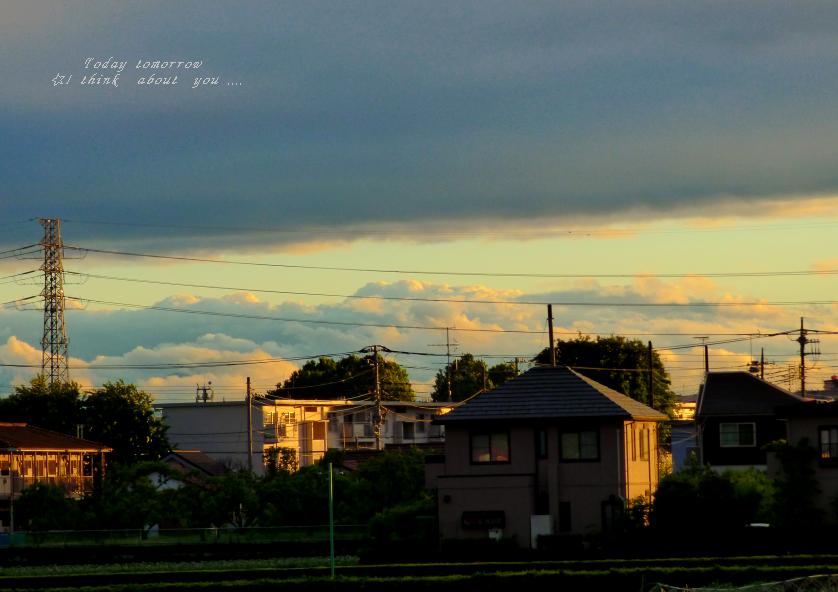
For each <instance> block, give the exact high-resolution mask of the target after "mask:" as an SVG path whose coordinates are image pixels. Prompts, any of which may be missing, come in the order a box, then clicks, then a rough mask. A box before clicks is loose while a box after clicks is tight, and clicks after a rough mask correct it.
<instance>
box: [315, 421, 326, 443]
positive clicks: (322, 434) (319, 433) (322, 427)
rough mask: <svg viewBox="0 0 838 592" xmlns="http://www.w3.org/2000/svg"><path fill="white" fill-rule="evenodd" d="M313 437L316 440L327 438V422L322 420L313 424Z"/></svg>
mask: <svg viewBox="0 0 838 592" xmlns="http://www.w3.org/2000/svg"><path fill="white" fill-rule="evenodd" d="M312 427H313V430H312V438H313V439H315V440H325V439H326V424H324V423H322V422H317V423H314V424H312Z"/></svg>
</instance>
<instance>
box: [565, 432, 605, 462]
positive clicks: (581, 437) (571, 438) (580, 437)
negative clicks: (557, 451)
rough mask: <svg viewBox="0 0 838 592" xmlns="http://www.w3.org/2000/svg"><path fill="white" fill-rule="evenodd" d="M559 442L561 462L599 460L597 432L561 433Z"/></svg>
mask: <svg viewBox="0 0 838 592" xmlns="http://www.w3.org/2000/svg"><path fill="white" fill-rule="evenodd" d="M561 441H562V450H561V459H562V460H565V461H568V460H569V461H579V460H581V461H584V460H599V432H595V431H593V430H590V431H585V432H563V433H562V440H561Z"/></svg>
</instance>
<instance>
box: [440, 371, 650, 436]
mask: <svg viewBox="0 0 838 592" xmlns="http://www.w3.org/2000/svg"><path fill="white" fill-rule="evenodd" d="M573 418H622V419H648V420H653V421H663V420H665V419H667V417H666V415H664V414H663V413H660V412H659V411H655V410H654V409H652V408H651V407H648V406H647V405H644V404H643V403H640V402H638V401H635V400H634V399H632V398H631V397H627V396H626V395H623V394H622V393H619V392H617V391H615V390H614V389H612V388H609V387H607V386H605V385H603V384H600V383H598V382H596V381H594V380H591V379H590V378H587V377H585V376H582V375H581V374H579V373H578V372H575V371H573V370H571V369H570V368H567V367H565V366H559V367H556V368H552V367H549V366H548V367H535V368H532V369H531V370H528V371H527V372H525V373H524V374H522V375H520V376H518V377H517V378H514V379H513V380H510V381H508V382H505V383H504V384H502V385H501V386H500V387H498V388H496V389H495V390H493V391H489V392H488V393H483V394H481V395H478V396H476V397H474V398H473V399H471V400H470V401H468V402H466V403H465V404H463V405H461V406H460V407H458V408H456V409H454V410H453V411H451V412H450V413H448V414H446V415H443V416H441V417H438V418H437V419H436V420H435V421H436V422H437V423H443V424H448V423H457V422H461V421H463V422H466V421H508V420H538V419H573Z"/></svg>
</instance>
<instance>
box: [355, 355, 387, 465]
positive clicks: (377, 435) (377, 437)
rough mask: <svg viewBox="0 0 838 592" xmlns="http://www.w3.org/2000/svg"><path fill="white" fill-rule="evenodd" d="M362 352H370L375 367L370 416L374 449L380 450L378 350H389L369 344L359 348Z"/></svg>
mask: <svg viewBox="0 0 838 592" xmlns="http://www.w3.org/2000/svg"><path fill="white" fill-rule="evenodd" d="M361 351H362V352H363V353H371V354H372V363H373V367H374V368H375V391H374V393H373V394H374V396H375V410H374V411H373V414H374V417H373V418H372V419H373V421H372V424H373V425H372V430H373V434H374V435H375V449H376V450H381V448H382V444H383V442H382V439H381V432H382V427H383V426H384V415H383V414H382V412H381V410H382V408H381V373H380V370H379V361H380V358H379V355H378V352H379V351H390V350H389V349H387V348H386V347H384V346H383V345H371V346H369V347H365V348H364V349H362V350H361Z"/></svg>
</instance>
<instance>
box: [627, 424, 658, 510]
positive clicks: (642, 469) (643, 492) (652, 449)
mask: <svg viewBox="0 0 838 592" xmlns="http://www.w3.org/2000/svg"><path fill="white" fill-rule="evenodd" d="M643 427H646V428H648V430H649V458H648V460H641V459H640V450H639V446H640V442H639V437H640V434H641V428H643ZM632 428H634V430H635V433H636V434H637V437H638V440H637V447H638V451H637V454H636V456H635V460H632V453H631V452H632V451H631V447H632V442H631V431H632ZM624 437H625V444H624V446H625V451H626V453H625V458H626V466H627V468H628V471H627V479H626V481H627V486H626V494H625V497H626V499H627V500H629V501H631V500H634V499H636V498H638V497H645V498H649V497H650V496H651V495H652V494H653V493H654V492H655V490H656V489H657V488H658V455H659V450H658V445H657V442H658V425H657V423H656V422H653V421H645V422H644V421H634V422H631V421H627V422H626V423H625V430H624Z"/></svg>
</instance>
